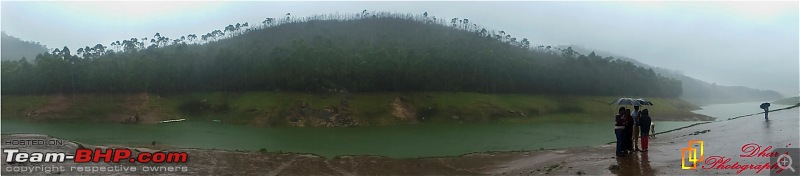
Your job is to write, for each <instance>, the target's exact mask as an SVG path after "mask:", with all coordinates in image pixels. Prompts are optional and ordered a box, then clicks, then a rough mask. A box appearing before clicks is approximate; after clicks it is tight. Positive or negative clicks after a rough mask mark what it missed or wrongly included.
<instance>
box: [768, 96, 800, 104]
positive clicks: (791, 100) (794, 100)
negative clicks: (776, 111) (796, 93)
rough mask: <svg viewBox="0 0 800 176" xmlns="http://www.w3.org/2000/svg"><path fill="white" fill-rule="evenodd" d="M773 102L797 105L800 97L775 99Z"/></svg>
mask: <svg viewBox="0 0 800 176" xmlns="http://www.w3.org/2000/svg"><path fill="white" fill-rule="evenodd" d="M772 103H775V104H782V105H795V104H798V103H800V97H789V98H784V99H780V100H776V101H774V102H772Z"/></svg>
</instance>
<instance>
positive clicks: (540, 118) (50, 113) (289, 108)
mask: <svg viewBox="0 0 800 176" xmlns="http://www.w3.org/2000/svg"><path fill="white" fill-rule="evenodd" d="M615 98H617V97H609V96H555V95H525V94H481V93H465V92H413V93H400V92H382V93H324V94H314V93H298V92H236V93H227V92H197V93H182V94H170V95H166V94H162V95H156V94H145V93H139V94H79V95H35V96H33V95H25V96H17V95H4V96H3V97H2V116H3V118H25V119H31V120H57V119H71V120H91V121H109V122H116V121H119V122H122V121H130V119H134V118H135V119H137V121H135V122H133V123H157V122H158V121H159V120H165V119H179V118H189V119H209V120H219V121H222V122H228V123H235V124H248V125H254V126H287V125H288V126H378V125H393V124H408V123H486V122H496V123H539V122H558V121H571V122H572V121H579V122H580V121H600V120H603V121H605V120H608V119H610V118H611V117H612V115H613V114H614V113H615V112H616V109H617V108H618V106H613V105H609V104H608V103H609V102H611V101H612V100H614V99H615ZM644 98H645V99H648V100H651V101H652V102H654V103H655V104H656V106H653V107H645V108H649V109H650V111H651V114H653V117H654V118H655V119H659V120H708V119H707V117H700V118H699V119H698V116H699V115H697V114H694V113H691V112H690V111H692V110H696V109H697V108H698V107H696V106H694V105H691V104H689V103H687V102H685V101H682V100H679V99H664V98H648V97H644Z"/></svg>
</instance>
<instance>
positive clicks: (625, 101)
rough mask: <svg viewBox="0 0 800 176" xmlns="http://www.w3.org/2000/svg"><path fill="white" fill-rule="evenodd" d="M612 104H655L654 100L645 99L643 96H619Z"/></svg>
mask: <svg viewBox="0 0 800 176" xmlns="http://www.w3.org/2000/svg"><path fill="white" fill-rule="evenodd" d="M609 104H610V105H626V106H653V102H650V101H647V100H644V99H642V98H638V99H633V98H619V99H616V100H614V101H612V102H611V103H609Z"/></svg>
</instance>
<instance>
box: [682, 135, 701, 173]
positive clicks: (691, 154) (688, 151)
mask: <svg viewBox="0 0 800 176" xmlns="http://www.w3.org/2000/svg"><path fill="white" fill-rule="evenodd" d="M698 151H699V152H700V155H699V156H698V155H697V153H698ZM686 161H689V162H691V165H690V166H687V165H686V164H687V163H686ZM702 161H703V141H702V140H689V147H687V148H682V149H681V169H685V170H689V169H697V162H702Z"/></svg>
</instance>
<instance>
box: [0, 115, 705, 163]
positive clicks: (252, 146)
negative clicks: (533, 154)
mask: <svg viewBox="0 0 800 176" xmlns="http://www.w3.org/2000/svg"><path fill="white" fill-rule="evenodd" d="M656 123H658V129H657V130H658V131H665V130H669V129H674V128H678V127H682V126H686V125H689V124H693V123H695V122H656ZM612 126H613V124H612V122H607V123H599V122H598V123H547V124H416V125H396V126H384V127H358V128H297V127H282V128H259V127H248V126H241V125H232V124H224V123H216V122H211V121H192V120H187V121H184V122H175V123H165V124H152V125H128V124H117V123H87V122H57V123H34V122H25V121H20V120H10V119H4V120H2V133H3V134H12V133H39V134H47V135H51V136H55V137H59V138H63V139H68V140H73V141H79V142H82V143H87V144H94V145H108V144H122V145H148V144H150V143H151V142H152V141H156V143H158V144H163V145H170V146H176V147H182V148H206V149H228V150H249V151H258V150H260V149H261V148H264V149H267V150H268V151H284V152H297V153H313V154H317V155H321V156H324V157H327V158H330V157H334V156H338V155H381V156H388V157H396V158H415V157H430V156H458V155H463V154H467V153H473V152H485V151H518V150H538V149H557V148H568V147H580V146H593V145H600V144H605V143H607V142H610V141H613V140H614V133H613V127H612Z"/></svg>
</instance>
